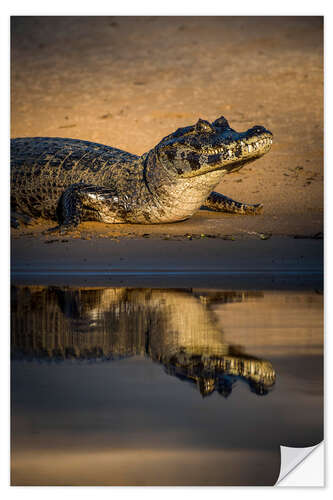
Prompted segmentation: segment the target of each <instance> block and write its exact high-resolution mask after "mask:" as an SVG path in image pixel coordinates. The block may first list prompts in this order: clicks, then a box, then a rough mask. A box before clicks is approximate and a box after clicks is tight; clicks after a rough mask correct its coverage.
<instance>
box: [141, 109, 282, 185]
mask: <svg viewBox="0 0 333 500" xmlns="http://www.w3.org/2000/svg"><path fill="white" fill-rule="evenodd" d="M272 140H273V134H272V133H271V132H270V131H269V130H267V129H266V128H264V127H262V126H261V125H255V126H254V127H252V128H250V129H249V130H247V131H246V132H236V131H235V130H233V129H232V128H231V127H230V125H229V123H228V121H227V120H226V119H225V118H224V116H221V117H220V118H218V119H217V120H215V121H214V122H213V123H209V122H208V121H206V120H202V119H201V118H200V119H199V120H198V122H197V123H196V124H195V125H192V126H189V127H184V128H179V129H178V130H176V132H174V133H173V134H170V135H168V136H167V137H165V138H164V139H162V141H161V142H159V144H157V146H155V148H154V149H152V150H151V151H150V153H149V156H150V160H153V161H154V163H155V164H156V163H157V164H159V165H163V166H164V167H166V168H167V169H168V170H169V172H170V174H173V175H177V176H178V177H181V178H189V177H196V176H200V175H203V174H207V173H209V172H213V171H220V172H221V174H223V173H230V172H234V171H236V170H239V169H240V168H241V167H242V166H243V165H245V164H246V163H249V162H252V161H254V160H256V159H257V158H260V156H263V155H264V154H266V153H268V151H269V150H270V148H271V145H272Z"/></svg>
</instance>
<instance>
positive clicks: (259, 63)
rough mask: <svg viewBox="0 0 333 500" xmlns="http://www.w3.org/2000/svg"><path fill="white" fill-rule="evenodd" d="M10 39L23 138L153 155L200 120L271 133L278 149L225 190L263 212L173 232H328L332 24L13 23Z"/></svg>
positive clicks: (15, 112)
mask: <svg viewBox="0 0 333 500" xmlns="http://www.w3.org/2000/svg"><path fill="white" fill-rule="evenodd" d="M11 32H12V41H11V92H12V114H11V136H12V137H23V136H58V137H73V138H80V139H86V140H91V141H96V142H100V143H104V144H108V145H110V146H115V147H117V148H121V149H124V150H126V151H129V152H131V153H136V154H142V153H144V152H145V151H147V150H149V149H150V148H152V147H153V146H154V145H155V144H156V143H157V142H158V141H159V140H160V139H161V138H162V137H164V136H165V135H167V134H169V133H171V132H173V131H174V130H175V129H177V128H178V127H182V126H186V125H190V124H193V123H195V121H197V119H198V118H199V117H201V118H204V119H206V120H209V121H212V120H214V119H216V118H217V117H219V116H220V115H224V116H225V117H226V118H227V119H228V120H229V122H230V124H231V126H232V127H233V128H235V129H236V130H239V131H243V130H246V129H248V128H249V127H251V126H253V125H255V124H260V125H264V126H265V127H267V128H268V129H270V130H271V131H272V132H273V133H274V144H273V148H272V151H271V152H270V153H269V154H268V155H266V156H265V157H264V158H262V159H260V160H259V161H258V162H256V163H254V164H251V165H250V166H248V167H245V168H244V169H242V170H241V171H240V172H238V173H235V174H231V175H230V176H226V177H225V178H224V179H223V181H222V183H221V184H220V185H219V186H218V189H217V190H219V191H220V192H222V193H223V194H226V195H228V196H231V197H233V198H234V199H236V200H239V201H246V202H249V203H250V202H262V203H263V204H264V214H263V215H260V216H257V217H249V216H247V217H245V216H231V215H226V214H217V213H214V212H208V211H201V212H199V213H198V214H197V215H195V216H194V217H193V218H192V219H190V220H189V221H187V222H183V223H179V224H174V225H171V224H169V225H167V226H168V229H167V232H168V233H171V234H177V233H179V234H184V233H186V232H191V233H195V232H198V233H199V234H200V232H206V233H219V234H220V233H221V234H222V233H224V234H226V233H233V234H236V233H237V234H248V233H253V232H272V233H273V234H288V235H295V234H298V235H302V234H303V235H314V234H316V233H318V232H319V231H322V212H323V23H322V18H321V17H13V18H12V28H11ZM86 224H88V226H89V223H86ZM101 226H102V225H101V224H99V225H98V227H101ZM165 226H166V225H163V226H154V227H148V229H147V226H145V227H138V226H135V227H134V226H132V227H129V226H128V225H125V226H122V227H121V228H118V229H119V230H120V231H122V233H123V234H126V231H129V230H131V231H133V227H134V231H137V232H138V234H140V232H144V233H147V232H154V231H155V232H156V233H157V234H158V233H161V232H164V233H165V232H166V229H165ZM171 226H172V227H171ZM89 227H90V226H89ZM115 229H116V228H113V230H115ZM109 230H111V228H109Z"/></svg>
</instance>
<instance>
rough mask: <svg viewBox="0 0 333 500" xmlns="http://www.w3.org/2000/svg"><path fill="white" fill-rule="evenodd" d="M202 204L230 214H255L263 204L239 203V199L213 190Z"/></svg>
mask: <svg viewBox="0 0 333 500" xmlns="http://www.w3.org/2000/svg"><path fill="white" fill-rule="evenodd" d="M204 206H205V207H207V208H210V209H211V210H216V211H218V212H229V213H232V214H243V215H257V214H259V213H260V212H261V211H262V209H263V205H262V204H261V203H257V204H255V205H250V204H247V203H241V202H239V201H235V200H232V199H231V198H228V197H227V196H224V195H223V194H220V193H216V192H215V191H212V192H211V194H210V195H209V196H208V198H207V201H206V202H205V204H204Z"/></svg>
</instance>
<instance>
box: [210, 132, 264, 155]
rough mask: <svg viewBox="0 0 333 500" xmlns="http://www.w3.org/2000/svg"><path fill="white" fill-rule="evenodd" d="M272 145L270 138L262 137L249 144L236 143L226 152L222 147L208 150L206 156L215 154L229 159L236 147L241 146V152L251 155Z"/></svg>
mask: <svg viewBox="0 0 333 500" xmlns="http://www.w3.org/2000/svg"><path fill="white" fill-rule="evenodd" d="M272 143H273V140H272V138H271V137H263V138H261V139H258V140H254V141H253V142H251V143H248V142H244V141H239V142H236V143H235V144H234V145H231V147H230V148H229V149H228V150H227V151H226V149H225V148H224V147H221V148H214V149H209V150H208V151H207V153H206V154H208V155H214V154H215V155H217V154H222V153H225V154H228V156H229V157H231V156H233V154H234V151H235V149H236V147H237V146H241V147H242V149H243V151H244V152H246V153H252V152H253V151H255V150H257V149H259V148H263V147H265V146H267V145H271V144H272Z"/></svg>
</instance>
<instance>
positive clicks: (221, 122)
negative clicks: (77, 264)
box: [11, 117, 272, 231]
mask: <svg viewBox="0 0 333 500" xmlns="http://www.w3.org/2000/svg"><path fill="white" fill-rule="evenodd" d="M271 144H272V134H271V132H269V131H268V130H266V129H265V128H264V127H262V126H255V127H252V128H251V129H249V130H247V131H246V132H241V133H238V132H236V131H235V130H233V129H231V128H230V126H229V124H228V122H227V120H226V119H225V118H224V117H220V118H218V119H217V120H215V122H213V123H209V122H207V121H205V120H201V119H200V120H199V121H198V122H197V123H196V124H195V125H193V126H189V127H185V128H180V129H178V130H177V131H176V132H174V133H173V134H170V135H168V136H167V137H165V138H164V139H162V141H161V142H159V143H158V144H157V146H155V147H154V148H153V149H151V150H150V151H149V152H148V153H145V154H143V155H142V156H136V155H133V154H130V153H127V152H125V151H121V150H119V149H116V148H112V147H109V146H104V145H102V144H97V143H93V142H88V141H83V140H78V139H63V138H49V137H34V138H18V139H12V140H11V207H12V214H13V216H12V225H13V226H14V227H18V226H19V221H20V219H23V220H24V218H26V217H27V216H28V217H44V218H48V219H54V220H58V224H59V225H58V226H57V227H56V228H54V229H56V230H61V231H66V230H70V229H72V228H74V227H75V226H77V225H78V224H79V223H80V222H81V221H82V220H97V221H102V222H106V223H139V224H153V223H167V222H176V221H180V220H184V219H187V218H188V217H191V215H192V214H193V213H194V212H196V211H197V210H198V209H199V208H200V207H201V206H202V205H206V206H207V207H208V208H211V209H214V210H219V211H227V212H232V213H244V214H247V213H249V214H255V213H257V212H258V211H259V210H260V209H261V205H260V204H257V205H247V204H243V203H239V202H236V201H234V200H231V199H230V198H228V197H226V196H223V195H221V194H219V193H215V192H214V191H213V189H214V187H215V186H216V185H217V184H218V183H219V182H220V181H221V179H222V177H223V176H224V175H225V174H227V173H230V172H233V171H235V170H239V169H240V168H241V167H242V166H243V165H245V164H247V163H249V162H251V161H254V160H256V159H257V158H259V157H260V156H262V155H264V154H265V153H267V152H268V151H269V150H270V148H271Z"/></svg>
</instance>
